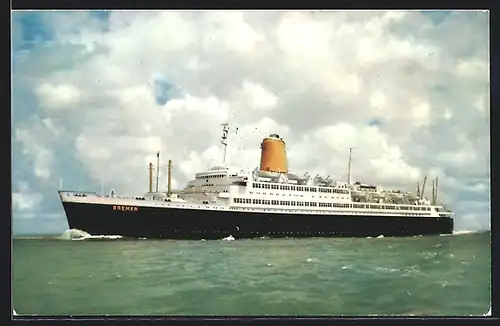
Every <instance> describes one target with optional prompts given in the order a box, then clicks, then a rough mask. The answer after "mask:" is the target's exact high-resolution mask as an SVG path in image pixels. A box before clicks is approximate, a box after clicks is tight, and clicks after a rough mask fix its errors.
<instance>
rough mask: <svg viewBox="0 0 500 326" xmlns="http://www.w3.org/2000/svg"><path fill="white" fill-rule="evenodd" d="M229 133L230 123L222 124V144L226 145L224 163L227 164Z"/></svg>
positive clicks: (223, 156) (223, 155)
mask: <svg viewBox="0 0 500 326" xmlns="http://www.w3.org/2000/svg"><path fill="white" fill-rule="evenodd" d="M228 134H229V124H228V123H223V124H222V136H221V138H220V142H221V144H222V145H223V146H224V148H223V154H222V165H226V151H227V136H228Z"/></svg>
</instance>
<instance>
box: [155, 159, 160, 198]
mask: <svg viewBox="0 0 500 326" xmlns="http://www.w3.org/2000/svg"><path fill="white" fill-rule="evenodd" d="M159 176H160V151H158V153H156V192H157V193H158V178H159Z"/></svg>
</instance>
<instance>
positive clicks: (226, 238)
mask: <svg viewBox="0 0 500 326" xmlns="http://www.w3.org/2000/svg"><path fill="white" fill-rule="evenodd" d="M222 240H223V241H234V240H235V239H234V237H233V236H232V235H230V236H229V237H225V238H223V239H222Z"/></svg>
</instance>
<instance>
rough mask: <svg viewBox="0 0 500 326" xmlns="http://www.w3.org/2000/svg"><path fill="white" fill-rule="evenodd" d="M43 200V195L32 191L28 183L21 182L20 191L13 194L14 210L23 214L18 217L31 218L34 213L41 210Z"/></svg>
mask: <svg viewBox="0 0 500 326" xmlns="http://www.w3.org/2000/svg"><path fill="white" fill-rule="evenodd" d="M42 200H43V195H42V194H40V193H37V192H33V191H30V189H29V184H28V182H26V181H20V182H19V184H18V191H16V192H13V193H12V206H13V207H12V209H13V211H14V212H15V213H21V214H18V217H28V218H31V217H33V214H32V213H33V212H34V211H37V210H39V209H40V204H41V202H42ZM30 213H31V214H30Z"/></svg>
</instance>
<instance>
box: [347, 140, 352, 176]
mask: <svg viewBox="0 0 500 326" xmlns="http://www.w3.org/2000/svg"><path fill="white" fill-rule="evenodd" d="M351 162H352V147H350V148H349V170H348V172H347V184H351Z"/></svg>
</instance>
